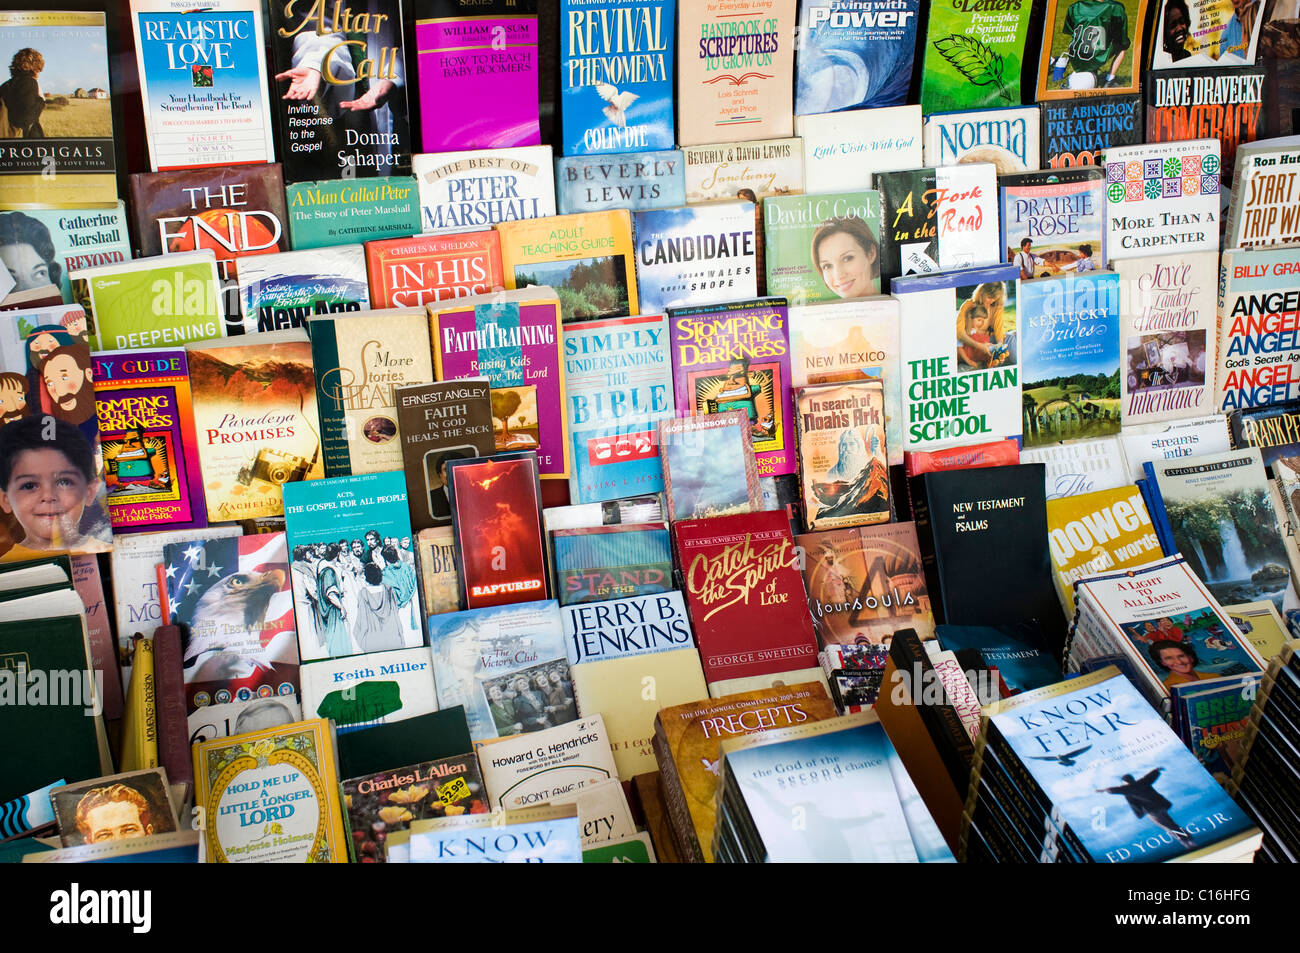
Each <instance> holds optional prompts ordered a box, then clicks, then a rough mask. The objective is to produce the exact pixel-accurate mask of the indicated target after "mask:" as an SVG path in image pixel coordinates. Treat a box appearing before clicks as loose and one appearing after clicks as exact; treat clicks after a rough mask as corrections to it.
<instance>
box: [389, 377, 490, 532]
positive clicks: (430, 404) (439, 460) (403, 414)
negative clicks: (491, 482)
mask: <svg viewBox="0 0 1300 953" xmlns="http://www.w3.org/2000/svg"><path fill="white" fill-rule="evenodd" d="M394 395H395V397H396V402H397V429H398V433H399V434H400V439H401V453H402V468H403V470H404V471H405V473H406V497H407V500H408V502H409V503H410V507H411V527H412V528H413V529H415V530H424V529H428V528H429V527H431V526H435V525H444V526H445V525H449V524H450V523H451V503H450V501H449V500H448V498H447V476H446V471H445V469H444V468H443V464H444V462H445V461H446V460H447V459H448V458H450V457H459V458H468V457H488V456H491V455H492V454H493V453H494V452H495V451H496V441H495V439H494V438H493V433H492V399H491V388H490V387H489V386H488V382H487V380H486V379H466V380H454V381H442V382H439V383H433V384H407V385H405V386H402V387H398V388H396V389H395V390H394ZM448 542H450V540H448Z"/></svg>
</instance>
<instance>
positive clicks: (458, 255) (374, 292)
mask: <svg viewBox="0 0 1300 953" xmlns="http://www.w3.org/2000/svg"><path fill="white" fill-rule="evenodd" d="M366 271H367V272H368V274H369V276H370V303H371V306H372V307H375V308H418V307H421V306H423V305H425V304H428V303H429V302H430V301H446V300H447V299H448V298H467V297H469V296H470V295H481V294H487V293H488V292H489V291H492V290H493V289H494V288H500V287H502V277H501V240H500V238H499V237H498V236H497V233H496V232H494V231H484V232H469V233H467V234H459V235H411V236H410V237H407V238H389V239H386V240H384V241H375V242H366Z"/></svg>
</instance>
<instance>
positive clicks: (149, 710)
mask: <svg viewBox="0 0 1300 953" xmlns="http://www.w3.org/2000/svg"><path fill="white" fill-rule="evenodd" d="M134 651H135V654H134V656H133V658H132V662H131V684H130V686H129V688H128V689H127V693H126V712H125V715H124V717H123V719H122V763H121V764H120V765H119V767H120V768H121V769H122V770H123V771H140V770H142V769H144V768H156V767H158V709H157V703H156V698H157V696H156V695H155V686H156V684H157V683H156V682H155V681H154V674H153V639H145V638H137V639H135V650H134Z"/></svg>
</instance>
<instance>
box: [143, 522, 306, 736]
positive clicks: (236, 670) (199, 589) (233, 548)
mask: <svg viewBox="0 0 1300 953" xmlns="http://www.w3.org/2000/svg"><path fill="white" fill-rule="evenodd" d="M162 566H163V567H164V570H165V577H166V580H167V591H166V595H167V607H168V610H169V612H170V616H171V620H172V623H174V624H176V625H180V626H182V627H183V629H182V631H183V632H184V634H185V641H184V645H183V648H182V664H183V666H184V670H185V702H186V706H187V707H188V709H189V710H190V711H193V710H194V709H196V708H201V707H203V706H204V705H207V704H210V703H211V701H212V700H213V699H215V698H217V696H218V692H219V691H220V690H222V689H225V695H224V696H222V697H224V698H226V699H227V700H229V699H231V698H233V699H234V700H236V701H248V700H249V699H251V698H252V697H253V696H254V695H256V696H258V697H269V696H270V695H272V694H275V695H292V694H294V693H295V692H297V691H298V678H299V675H298V669H299V666H298V643H297V636H296V632H295V624H294V607H293V594H292V591H291V590H290V587H289V553H288V550H286V549H285V541H284V534H283V533H264V534H261V535H258V536H241V537H238V538H234V539H209V540H204V541H201V542H195V543H184V542H180V543H168V544H167V545H165V546H164V547H163V554H162ZM218 703H221V702H220V699H218Z"/></svg>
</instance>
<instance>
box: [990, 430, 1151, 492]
mask: <svg viewBox="0 0 1300 953" xmlns="http://www.w3.org/2000/svg"><path fill="white" fill-rule="evenodd" d="M1011 462H1014V461H1011ZM1020 462H1021V463H1041V464H1042V465H1043V470H1044V472H1045V473H1046V475H1047V482H1046V488H1047V498H1048V500H1057V499H1062V498H1064V497H1067V496H1078V495H1079V494H1081V493H1093V492H1095V491H1097V490H1113V489H1115V488H1116V487H1122V486H1126V485H1128V484H1130V483H1132V482H1133V479H1134V478H1133V477H1131V476H1130V475H1129V470H1128V467H1127V466H1125V463H1124V449H1123V445H1122V443H1121V441H1120V438H1119V436H1118V435H1114V436H1110V437H1098V438H1097V439H1095V440H1070V441H1067V442H1065V443H1058V444H1044V445H1041V446H1037V447H1032V448H1025V449H1023V450H1021V452H1020Z"/></svg>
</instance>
